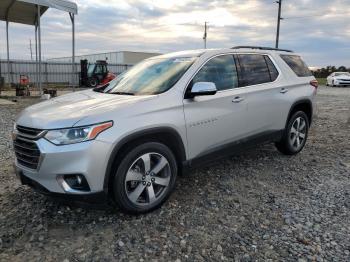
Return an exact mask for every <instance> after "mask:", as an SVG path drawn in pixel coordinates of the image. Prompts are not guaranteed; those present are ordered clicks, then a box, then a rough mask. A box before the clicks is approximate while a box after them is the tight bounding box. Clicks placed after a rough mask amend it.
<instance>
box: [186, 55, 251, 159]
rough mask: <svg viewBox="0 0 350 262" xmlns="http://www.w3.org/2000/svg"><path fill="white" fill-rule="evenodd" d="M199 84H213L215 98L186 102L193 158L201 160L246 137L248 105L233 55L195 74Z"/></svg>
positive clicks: (194, 78)
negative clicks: (200, 158) (202, 157)
mask: <svg viewBox="0 0 350 262" xmlns="http://www.w3.org/2000/svg"><path fill="white" fill-rule="evenodd" d="M196 82H213V83H215V85H216V88H217V89H218V92H217V93H216V94H215V95H208V96H198V97H195V98H193V99H184V113H185V119H186V127H187V141H188V148H189V157H190V158H194V157H199V156H201V155H204V154H206V153H210V152H212V151H215V150H217V149H220V147H222V146H224V145H226V144H227V143H230V142H232V141H234V140H237V139H239V138H241V137H242V136H244V134H245V118H246V114H247V104H246V101H245V94H244V90H242V89H239V88H237V87H238V78H237V71H236V64H235V60H234V57H233V55H230V54H228V55H220V56H216V57H214V58H211V59H210V60H209V61H207V62H206V63H205V64H204V65H203V67H202V68H201V69H200V70H199V71H198V72H197V73H196V74H195V76H194V77H193V79H192V80H191V82H190V84H189V86H188V89H190V88H191V86H192V85H193V84H194V83H196Z"/></svg>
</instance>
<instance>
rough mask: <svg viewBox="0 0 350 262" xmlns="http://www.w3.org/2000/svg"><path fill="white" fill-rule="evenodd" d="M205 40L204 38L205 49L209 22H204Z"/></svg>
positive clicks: (205, 47)
mask: <svg viewBox="0 0 350 262" xmlns="http://www.w3.org/2000/svg"><path fill="white" fill-rule="evenodd" d="M203 40H204V49H207V22H204V35H203Z"/></svg>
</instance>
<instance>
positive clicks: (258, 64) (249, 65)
mask: <svg viewBox="0 0 350 262" xmlns="http://www.w3.org/2000/svg"><path fill="white" fill-rule="evenodd" d="M237 57H238V60H239V65H240V76H239V79H240V86H249V85H257V84H262V83H266V82H271V78H270V72H269V69H268V67H267V64H266V62H265V58H264V56H263V55H259V54H241V55H237Z"/></svg>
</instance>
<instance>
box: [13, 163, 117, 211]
mask: <svg viewBox="0 0 350 262" xmlns="http://www.w3.org/2000/svg"><path fill="white" fill-rule="evenodd" d="M16 176H17V178H18V179H19V180H20V181H21V183H22V185H27V186H29V187H31V188H32V189H34V190H35V191H37V192H39V193H41V194H43V195H46V196H49V197H52V198H54V199H57V200H61V201H63V202H66V203H70V204H71V203H76V204H82V205H85V204H91V205H98V206H100V205H108V204H109V202H110V201H109V198H108V196H107V194H106V193H105V192H104V191H100V192H94V193H88V194H81V195H80V194H66V193H56V192H51V191H50V190H48V189H47V188H45V187H44V186H43V185H41V184H40V183H38V182H37V181H35V180H33V179H30V178H29V177H26V176H25V175H24V174H23V172H22V170H20V169H18V168H16Z"/></svg>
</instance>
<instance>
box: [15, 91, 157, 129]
mask: <svg viewBox="0 0 350 262" xmlns="http://www.w3.org/2000/svg"><path fill="white" fill-rule="evenodd" d="M151 97H154V96H130V95H115V94H105V93H99V92H95V91H93V90H85V91H81V92H75V93H70V94H66V95H62V96H60V97H57V98H53V99H50V100H48V101H45V102H41V103H38V104H35V105H32V106H30V107H28V108H26V109H25V110H23V111H22V112H21V113H20V114H19V116H18V117H17V120H16V123H17V124H18V125H23V126H26V127H33V128H39V129H54V128H63V127H71V126H74V125H75V124H76V123H77V122H78V121H80V120H82V119H83V118H86V117H89V116H93V115H102V114H104V113H106V112H109V111H112V110H117V109H118V108H120V107H124V106H127V105H130V104H132V103H135V102H138V101H140V100H146V99H150V98H151ZM105 120H110V119H101V121H105Z"/></svg>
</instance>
